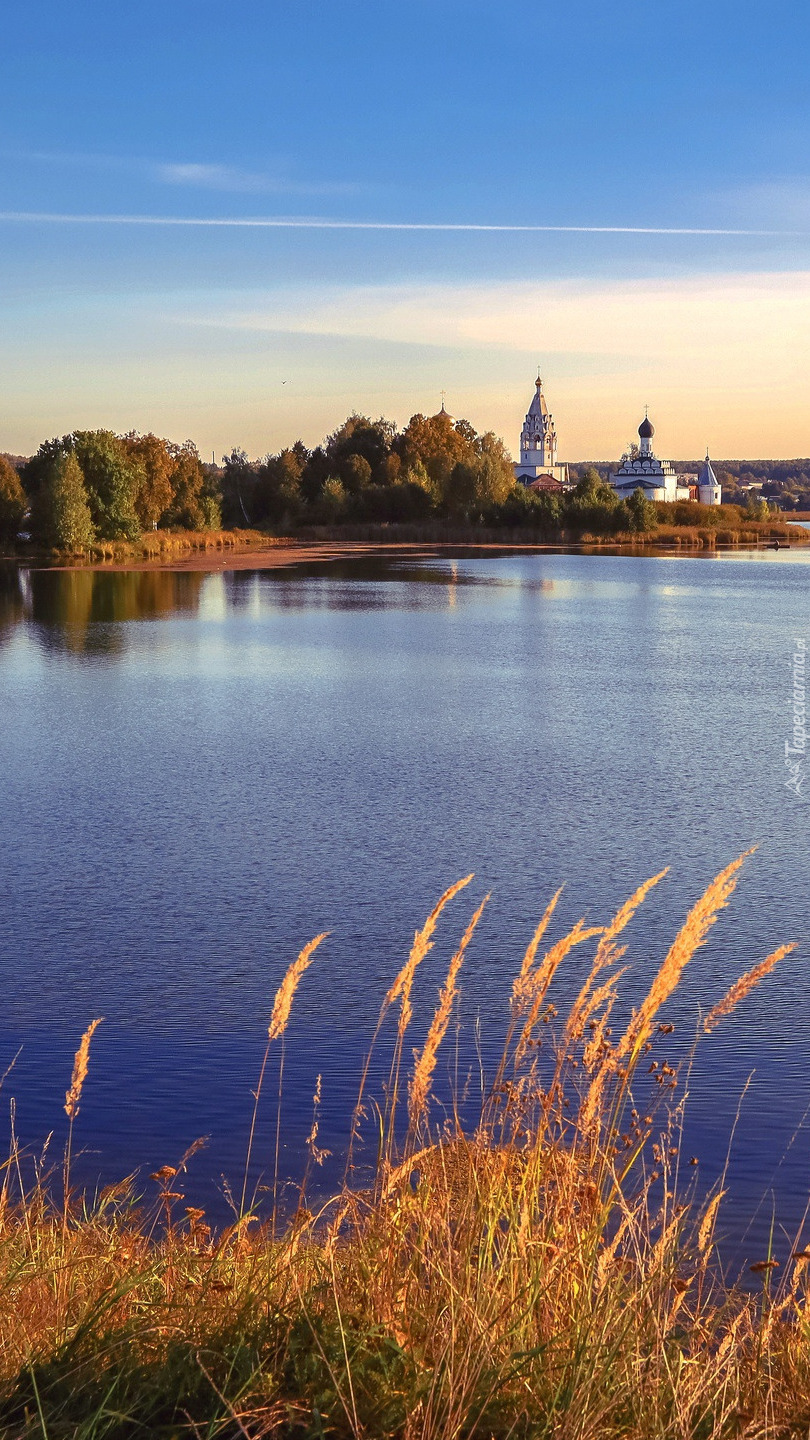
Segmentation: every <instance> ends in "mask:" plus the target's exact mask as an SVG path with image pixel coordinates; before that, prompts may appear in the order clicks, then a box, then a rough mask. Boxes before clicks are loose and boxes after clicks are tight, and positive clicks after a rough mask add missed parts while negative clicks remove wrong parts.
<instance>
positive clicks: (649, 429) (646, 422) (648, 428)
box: [638, 415, 655, 440]
mask: <svg viewBox="0 0 810 1440" xmlns="http://www.w3.org/2000/svg"><path fill="white" fill-rule="evenodd" d="M638 433H639V437H640V439H642V440H652V437H653V435H654V434H655V426H654V425H653V423H652V420H651V419H650V418H649V416H648V415H645V416H644V419H643V420H642V422H641V424H640V425H639V427H638Z"/></svg>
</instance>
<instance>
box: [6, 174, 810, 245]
mask: <svg viewBox="0 0 810 1440" xmlns="http://www.w3.org/2000/svg"><path fill="white" fill-rule="evenodd" d="M175 168H176V167H175ZM180 168H184V169H188V168H189V167H187V166H185V167H180ZM204 168H210V167H204ZM214 168H216V167H214ZM3 222H7V223H9V224H11V223H20V224H31V225H34V224H41V225H165V226H192V227H202V228H209V229H216V228H222V229H249V230H255V229H259V230H429V231H473V232H476V231H480V232H484V233H487V232H492V233H495V234H509V233H516V234H517V233H519V234H531V235H731V236H733V235H739V236H760V237H764V236H781V237H792V238H797V237H801V236H806V235H810V230H750V229H735V228H730V227H725V226H724V227H719V226H697V225H683V226H680V225H522V224H520V225H517V224H516V225H513V224H489V223H481V224H475V223H468V222H466V221H465V222H463V223H457V222H452V221H447V222H444V221H435V222H434V221H421V220H339V219H331V218H329V217H321V216H300V215H281V216H279V215H266V216H190V215H115V214H112V215H101V214H98V215H93V214H90V215H78V214H67V213H62V212H52V211H41V210H37V211H35V210H4V211H0V223H3Z"/></svg>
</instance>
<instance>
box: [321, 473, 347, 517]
mask: <svg viewBox="0 0 810 1440" xmlns="http://www.w3.org/2000/svg"><path fill="white" fill-rule="evenodd" d="M319 508H320V512H321V515H322V517H323V519H324V520H325V521H326V523H327V524H330V523H333V522H335V521H338V520H340V519H341V518H342V516H343V512H344V511H345V509H346V491H345V489H344V486H343V481H342V480H339V479H338V478H337V476H336V475H330V477H329V479H328V480H326V481H324V486H323V490H322V491H321V498H320V501H319Z"/></svg>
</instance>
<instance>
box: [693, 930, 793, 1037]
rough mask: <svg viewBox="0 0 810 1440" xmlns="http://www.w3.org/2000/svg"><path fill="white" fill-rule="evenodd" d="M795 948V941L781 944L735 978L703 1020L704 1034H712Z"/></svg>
mask: <svg viewBox="0 0 810 1440" xmlns="http://www.w3.org/2000/svg"><path fill="white" fill-rule="evenodd" d="M795 949H796V945H795V943H794V944H792V945H780V946H779V949H778V950H773V951H772V952H771V954H770V955H766V956H765V959H764V960H760V962H759V964H758V965H755V966H754V967H753V969H752V970H747V971H746V973H745V974H744V975H741V976H740V978H739V980H735V982H734V984H733V985H732V986H731V989H730V990H728V991H727V992H726V994H725V995H724V996H723V998H722V1000H718V1002H717V1004H716V1005H715V1006H714V1007H713V1009H711V1010H710V1011H709V1013H708V1015H707V1016H706V1019H705V1020H704V1021H703V1032H704V1034H705V1035H708V1034H710V1032H711V1031H712V1030H714V1028H715V1026H716V1025H719V1024H720V1021H721V1020H725V1018H726V1016H727V1015H730V1014H731V1012H732V1010H735V1009H736V1008H737V1006H738V1005H739V1003H740V1001H741V1000H744V999H745V997H746V995H748V994H749V992H750V991H751V990H753V989H754V986H755V985H758V984H759V982H760V980H764V978H765V976H766V975H768V974H769V973H770V971H771V970H773V968H774V966H775V965H778V964H779V961H780V960H784V958H785V956H786V955H790V954H791V952H792V951H793V950H795Z"/></svg>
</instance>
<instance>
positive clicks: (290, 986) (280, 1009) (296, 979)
mask: <svg viewBox="0 0 810 1440" xmlns="http://www.w3.org/2000/svg"><path fill="white" fill-rule="evenodd" d="M328 934H329V931H328V930H324V931H323V932H322V934H320V935H316V936H315V939H314V940H310V942H309V944H308V945H305V946H304V948H303V950H302V951H301V953H300V955H299V956H298V957H297V959H295V960H293V962H292V964H291V965H290V966H289V967H288V969H287V971H286V974H285V976H284V979H283V980H282V982H281V984H280V985H279V987H278V990H277V991H276V995H275V999H274V1000H273V1011H272V1014H271V1016H270V1024H269V1025H268V1027H267V1038H268V1040H280V1039H281V1036H282V1035H283V1034H284V1031H285V1030H286V1029H287V1023H288V1021H289V1018H290V1011H291V1010H292V1002H293V999H294V998H295V992H296V990H297V989H298V985H299V983H300V980H301V976H302V975H303V974H304V972H305V971H306V970H308V969H309V967H310V965H311V964H312V961H313V960H314V958H315V951H316V950H317V948H318V946H319V945H320V944H321V942H322V941H323V940H325V939H326V938H327V936H328Z"/></svg>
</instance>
